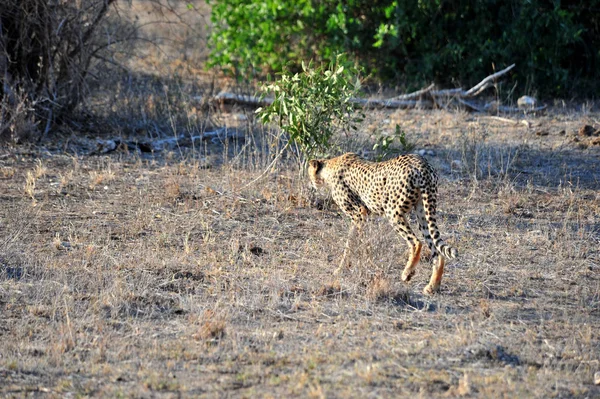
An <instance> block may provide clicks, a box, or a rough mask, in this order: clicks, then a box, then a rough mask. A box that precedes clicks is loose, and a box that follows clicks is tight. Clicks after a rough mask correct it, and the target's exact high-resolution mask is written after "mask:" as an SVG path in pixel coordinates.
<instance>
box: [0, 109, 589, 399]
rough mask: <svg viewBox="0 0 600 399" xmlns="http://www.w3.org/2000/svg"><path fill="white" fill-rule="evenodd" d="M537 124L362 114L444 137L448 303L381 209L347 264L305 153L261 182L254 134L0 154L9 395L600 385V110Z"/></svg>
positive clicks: (0, 283)
mask: <svg viewBox="0 0 600 399" xmlns="http://www.w3.org/2000/svg"><path fill="white" fill-rule="evenodd" d="M528 119H529V120H530V121H531V122H533V126H532V127H531V128H529V129H528V128H526V127H525V126H524V125H518V126H512V125H509V124H506V123H504V122H499V121H495V120H492V119H490V118H487V117H480V116H473V115H470V114H465V113H460V112H453V113H451V112H446V111H427V112H425V111H397V112H388V111H385V112H384V111H381V112H379V113H375V114H374V115H372V118H371V121H372V122H371V124H370V125H369V124H368V125H367V126H365V130H364V131H365V132H366V133H367V134H366V135H365V138H364V141H363V142H368V141H369V140H370V137H369V135H370V134H375V133H377V132H389V131H391V130H392V128H393V126H394V124H395V123H400V124H401V125H402V127H403V128H404V129H405V130H406V131H407V133H408V135H409V137H410V139H411V140H413V141H415V142H416V144H417V148H426V149H432V150H434V151H435V156H432V157H430V160H431V161H432V163H433V164H434V165H435V166H436V167H437V168H438V170H439V171H440V175H441V177H442V178H441V183H440V185H441V187H440V208H441V209H440V217H439V218H438V220H439V222H440V223H439V224H440V229H441V232H442V236H443V237H445V239H446V240H447V241H448V242H449V243H451V244H452V245H453V246H455V247H457V248H458V250H459V258H458V259H456V260H454V261H452V262H450V263H449V264H448V267H447V270H446V273H445V275H444V280H443V282H442V291H441V293H440V294H438V295H436V296H434V297H427V296H424V295H423V294H422V293H421V291H422V288H423V287H424V286H425V284H426V281H427V279H428V277H429V273H430V266H429V265H428V262H427V259H426V257H425V259H423V260H422V263H421V265H420V266H419V268H418V272H417V275H416V276H415V278H414V279H413V281H411V282H410V284H403V283H402V282H401V281H400V274H401V271H402V268H403V265H404V263H405V260H406V255H407V254H406V248H405V245H404V243H400V242H399V241H398V240H397V238H396V237H394V235H393V233H392V232H390V228H389V227H388V224H387V222H386V221H385V220H379V219H374V220H372V221H371V223H370V224H369V225H368V226H367V227H366V229H365V231H364V233H363V235H362V237H361V241H360V245H358V246H357V247H356V248H354V249H353V254H352V255H353V259H354V261H353V262H352V263H351V265H350V266H349V267H348V268H347V269H346V270H344V271H343V272H342V273H341V274H340V275H338V276H334V275H333V271H334V270H335V269H336V268H337V262H338V260H339V257H340V255H341V248H342V247H343V242H344V240H345V237H346V233H347V228H348V221H347V220H345V219H344V218H343V217H342V216H341V215H340V213H339V212H338V210H337V209H336V207H335V206H334V205H332V204H330V203H329V202H327V201H325V202H324V201H322V200H315V199H314V196H313V195H312V194H311V193H310V192H309V190H308V185H307V184H306V182H304V181H303V179H301V178H300V177H299V174H298V172H297V171H296V170H295V169H294V168H292V167H291V166H288V167H285V166H282V167H281V168H280V169H279V170H278V171H277V172H275V173H273V174H270V175H269V176H268V177H267V178H265V179H263V180H260V181H259V182H257V183H255V184H251V185H249V186H246V184H247V183H248V182H250V181H252V180H253V179H255V178H256V177H258V176H259V175H260V173H261V169H260V166H261V165H262V164H261V163H260V162H258V161H257V159H258V158H257V157H258V155H257V156H255V157H253V156H252V154H253V153H252V152H251V151H250V150H251V149H252V146H250V147H248V146H246V147H241V148H245V149H244V151H246V152H247V153H246V154H245V155H243V157H241V158H234V160H231V159H230V158H228V159H227V160H225V161H224V162H222V163H219V166H218V167H212V168H205V167H206V162H205V160H204V156H207V155H209V154H204V155H203V156H202V157H200V156H197V155H195V154H191V155H190V154H187V155H180V154H168V155H165V156H160V157H159V156H156V157H144V156H141V155H139V154H129V153H126V152H125V153H117V154H114V155H111V156H110V157H108V156H103V157H100V156H88V157H77V156H72V155H66V154H64V153H60V152H55V151H53V152H47V151H34V152H28V151H23V150H22V149H21V150H20V149H17V150H13V151H11V152H8V151H5V150H2V151H3V152H2V154H0V395H2V396H7V397H12V396H14V397H23V396H48V397H63V396H68V395H76V396H104V397H116V396H126V397H175V396H205V397H230V396H232V397H426V398H429V397H456V396H465V397H486V398H489V397H527V398H529V397H538V398H548V397H590V398H591V397H598V396H600V386H597V385H594V381H593V380H594V373H596V372H598V371H600V340H599V339H600V249H599V248H600V217H599V216H598V215H599V213H600V194H599V191H598V189H599V188H600V181H599V180H600V146H599V145H595V144H594V143H593V140H594V137H593V136H592V137H584V136H581V137H580V136H578V135H577V130H578V129H579V128H580V127H581V126H582V125H584V124H590V125H598V119H599V116H598V114H594V113H590V112H571V111H564V110H561V109H553V110H552V111H550V112H549V113H548V114H547V115H542V116H538V117H530V118H528ZM355 145H356V144H355ZM354 149H358V148H354ZM205 151H206V152H210V151H209V150H207V149H205ZM218 151H219V148H215V149H214V150H213V152H214V153H213V154H212V155H211V156H212V157H213V158H212V159H214V157H215V156H218ZM231 151H233V154H234V155H235V149H233V150H231ZM231 151H229V152H231ZM215 154H217V155H215ZM201 158H202V159H201ZM240 159H244V160H245V161H244V162H240V161H239V160H240ZM215 164H217V163H216V162H215ZM28 174H29V177H28ZM324 197H325V193H319V198H324Z"/></svg>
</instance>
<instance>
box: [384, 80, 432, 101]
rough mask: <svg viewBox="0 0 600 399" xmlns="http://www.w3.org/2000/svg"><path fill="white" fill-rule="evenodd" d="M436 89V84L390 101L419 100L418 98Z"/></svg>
mask: <svg viewBox="0 0 600 399" xmlns="http://www.w3.org/2000/svg"><path fill="white" fill-rule="evenodd" d="M434 87H435V84H433V83H432V84H430V85H429V86H427V87H426V88H424V89H421V90H417V91H415V92H412V93H408V94H402V95H400V96H397V97H392V98H390V100H410V99H413V98H418V97H421V96H423V95H424V94H427V93H429V92H430V91H431V90H433V88H434Z"/></svg>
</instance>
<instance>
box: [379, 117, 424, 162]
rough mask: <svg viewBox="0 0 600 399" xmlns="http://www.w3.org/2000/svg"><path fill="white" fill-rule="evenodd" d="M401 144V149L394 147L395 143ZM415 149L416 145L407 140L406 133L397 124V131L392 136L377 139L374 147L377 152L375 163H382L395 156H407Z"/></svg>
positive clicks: (382, 136)
mask: <svg viewBox="0 0 600 399" xmlns="http://www.w3.org/2000/svg"><path fill="white" fill-rule="evenodd" d="M396 142H397V143H398V144H400V147H394V146H393V145H394V143H396ZM414 149H415V144H414V143H413V142H410V141H409V140H408V139H407V138H406V132H405V131H404V130H402V128H401V127H400V125H398V124H396V130H395V131H394V134H393V135H391V136H388V135H381V136H379V137H377V138H376V140H375V144H374V145H373V151H374V152H375V161H377V162H381V161H384V160H386V159H389V158H391V157H393V156H396V155H400V154H406V153H408V152H411V151H412V150H414Z"/></svg>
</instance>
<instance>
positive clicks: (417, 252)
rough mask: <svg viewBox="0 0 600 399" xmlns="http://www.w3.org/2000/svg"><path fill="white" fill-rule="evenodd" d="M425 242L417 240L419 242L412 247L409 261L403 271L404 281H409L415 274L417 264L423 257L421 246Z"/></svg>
mask: <svg viewBox="0 0 600 399" xmlns="http://www.w3.org/2000/svg"><path fill="white" fill-rule="evenodd" d="M422 247H423V244H421V243H420V242H417V244H416V245H415V246H414V247H412V248H411V251H410V256H409V257H408V262H407V263H406V267H405V268H404V271H403V272H402V281H404V282H409V281H410V279H411V278H412V277H413V276H414V275H415V269H416V267H417V264H418V263H419V259H420V258H421V248H422Z"/></svg>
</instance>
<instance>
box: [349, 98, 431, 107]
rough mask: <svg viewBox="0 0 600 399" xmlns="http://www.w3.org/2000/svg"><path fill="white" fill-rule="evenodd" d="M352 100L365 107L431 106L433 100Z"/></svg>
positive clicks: (351, 100) (355, 103)
mask: <svg viewBox="0 0 600 399" xmlns="http://www.w3.org/2000/svg"><path fill="white" fill-rule="evenodd" d="M350 102H351V103H352V104H354V105H358V106H360V107H363V108H369V109H371V108H394V109H398V108H431V107H432V106H433V102H432V101H429V100H418V101H416V100H404V101H398V100H377V99H372V98H352V99H350Z"/></svg>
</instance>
